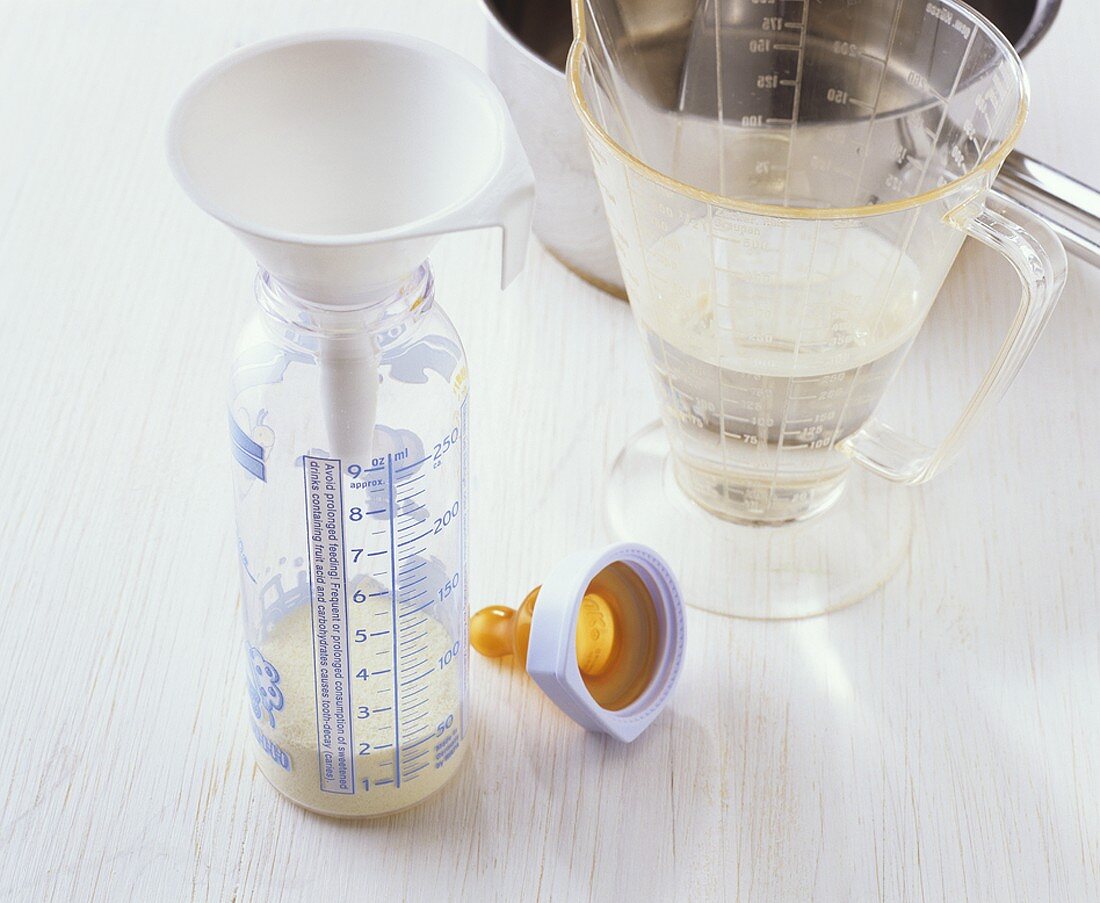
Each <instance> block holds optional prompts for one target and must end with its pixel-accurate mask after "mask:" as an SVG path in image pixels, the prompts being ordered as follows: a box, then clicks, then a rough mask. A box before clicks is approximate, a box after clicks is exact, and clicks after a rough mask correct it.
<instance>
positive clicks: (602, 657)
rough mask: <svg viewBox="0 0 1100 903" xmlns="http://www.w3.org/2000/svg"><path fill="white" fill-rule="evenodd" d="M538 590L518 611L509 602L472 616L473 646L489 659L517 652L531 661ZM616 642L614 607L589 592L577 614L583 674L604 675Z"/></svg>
mask: <svg viewBox="0 0 1100 903" xmlns="http://www.w3.org/2000/svg"><path fill="white" fill-rule="evenodd" d="M540 588H541V587H540ZM538 593H539V588H536V589H534V590H532V591H531V592H530V593H528V595H527V597H526V598H525V599H524V600H523V603H522V604H521V605H520V607H519V610H518V611H517V610H516V609H514V608H508V607H507V606H506V605H490V606H489V607H488V608H483V609H481V611H479V612H478V613H477V614H475V615H474V616H473V617H472V618H471V619H470V645H472V646H473V647H474V648H475V649H476V650H477V651H478V652H480V653H481V654H482V655H485V656H488V657H489V658H500V657H501V656H505V655H512V654H515V655H517V656H519V658H520V660H521V661H527V643H528V640H529V639H530V636H531V616H532V614H533V613H534V610H535V600H536V599H537V598H538ZM615 641H616V633H615V616H614V613H613V612H612V610H611V606H610V605H608V604H607V601H606V600H605V599H604V598H603V597H602V596H600V595H599V594H597V593H585V596H584V599H582V600H581V608H580V611H579V612H578V614H577V666H578V667H579V668H580V671H581V674H585V675H587V676H589V677H596V676H598V675H600V674H603V673H604V671H606V670H607V666H608V664H609V663H610V662H611V660H612V657H613V654H614V652H615Z"/></svg>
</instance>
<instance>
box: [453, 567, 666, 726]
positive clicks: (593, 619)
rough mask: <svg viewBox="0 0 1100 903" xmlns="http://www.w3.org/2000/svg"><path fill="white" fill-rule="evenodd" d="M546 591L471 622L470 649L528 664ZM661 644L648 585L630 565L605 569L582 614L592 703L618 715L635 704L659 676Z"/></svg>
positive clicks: (583, 658) (581, 659)
mask: <svg viewBox="0 0 1100 903" xmlns="http://www.w3.org/2000/svg"><path fill="white" fill-rule="evenodd" d="M541 589H542V587H536V588H535V589H533V590H531V592H529V593H528V594H527V596H526V597H525V598H524V600H523V602H522V603H521V604H520V606H519V608H518V609H512V608H508V607H507V606H505V605H490V606H489V607H488V608H483V609H481V611H479V612H477V614H475V615H474V616H473V617H472V618H471V619H470V645H472V646H473V647H474V649H476V650H477V651H478V652H480V653H481V654H482V655H485V656H488V657H489V658H500V657H502V656H505V655H513V654H514V655H515V656H516V657H517V659H518V660H519V661H520V662H521V663H523V664H526V662H527V647H528V644H529V642H530V638H531V618H532V616H533V615H534V611H535V604H536V602H537V600H538V595H539V591H540V590H541ZM658 640H659V633H658V626H657V623H656V616H655V613H654V609H653V604H652V601H651V598H650V596H649V593H648V591H647V590H646V588H645V586H644V584H643V583H642V582H641V581H640V580H639V579H638V577H637V575H636V574H635V573H634V572H633V571H632V570H631V569H630V568H628V567H626V566H625V565H619V564H618V563H616V564H612V565H609V566H608V567H606V568H604V570H602V571H601V572H600V573H599V574H598V575H597V576H596V577H595V578H594V579H593V580H592V582H591V583H590V584H589V586H588V588H587V590H586V591H585V593H584V596H583V597H582V598H581V600H580V602H579V606H578V610H577V632H576V649H577V667H578V669H579V670H580V672H581V677H582V678H583V679H584V683H585V686H586V687H587V688H588V691H589V692H590V693H591V694H592V697H593V698H594V699H595V700H596V701H597V702H598V703H599V704H600V705H601V706H602V707H604V708H606V709H609V710H617V709H621V708H624V707H625V706H627V705H629V704H630V703H631V702H633V701H634V700H635V699H636V698H637V697H638V696H639V695H640V694H641V692H642V691H643V690H644V689H645V687H646V685H647V684H648V682H649V679H650V677H651V676H652V673H653V668H654V664H655V660H656V653H657V645H658Z"/></svg>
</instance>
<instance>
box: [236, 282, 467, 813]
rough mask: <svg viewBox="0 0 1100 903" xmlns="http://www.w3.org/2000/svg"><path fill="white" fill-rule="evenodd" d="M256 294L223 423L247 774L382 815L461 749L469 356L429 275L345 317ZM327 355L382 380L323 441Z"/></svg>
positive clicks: (297, 794) (443, 771)
mask: <svg viewBox="0 0 1100 903" xmlns="http://www.w3.org/2000/svg"><path fill="white" fill-rule="evenodd" d="M256 286H257V298H258V300H259V303H260V307H261V310H260V312H259V313H257V314H256V316H255V317H253V319H252V320H251V321H250V322H249V324H248V325H247V326H246V327H245V329H244V332H243V334H242V336H241V340H240V342H239V344H238V348H237V354H236V358H235V361H234V364H233V371H232V377H231V388H230V398H229V411H230V430H231V432H232V436H233V454H234V456H235V458H236V461H237V464H238V466H237V467H236V468H234V485H235V489H236V510H237V528H238V531H239V535H238V548H239V551H240V567H241V579H242V587H243V590H242V611H243V614H244V622H245V640H246V643H247V668H248V694H249V700H250V703H251V711H252V717H253V721H252V725H251V729H252V731H253V733H254V734H255V735H256V740H257V743H258V744H259V745H260V747H261V749H262V751H263V755H261V756H260V757H259V759H258V761H259V767H260V770H261V771H262V772H263V773H264V774H265V775H266V776H267V777H268V778H269V779H270V780H271V781H272V783H274V784H275V785H276V786H277V787H278V788H279V789H280V790H281V791H282V792H283V793H284V794H286V795H287V796H289V797H290V798H291V799H293V800H294V801H295V802H297V803H300V804H301V805H303V806H306V807H308V808H310V809H314V810H317V811H321V812H327V813H335V814H345V815H363V814H371V813H375V812H378V813H381V812H391V811H395V810H398V809H402V808H405V807H406V806H408V805H411V804H413V803H415V802H418V801H419V800H421V799H423V798H424V797H426V796H428V795H429V794H430V793H432V792H433V791H434V790H436V789H437V788H439V787H440V786H442V785H443V784H444V783H445V782H446V781H447V779H448V778H449V777H450V775H451V774H452V773H453V772H454V770H455V768H456V767H457V765H458V762H459V760H460V759H461V757H462V754H463V752H464V751H465V744H464V743H463V738H464V737H465V734H466V728H467V719H466V671H467V654H466V649H467V642H466V631H465V624H466V604H467V603H466V598H467V597H466V542H467V471H468V445H467V374H466V359H465V356H464V354H463V351H462V345H461V343H460V341H459V338H458V335H457V333H456V332H455V330H454V327H453V326H452V325H451V322H450V320H449V319H448V318H447V316H446V314H444V313H443V311H442V310H441V309H440V308H439V306H438V305H437V304H436V303H435V298H434V288H433V284H432V276H431V271H430V269H429V267H428V266H422V267H421V268H419V269H418V270H417V272H416V274H415V276H414V278H412V279H410V280H408V281H407V282H405V283H404V284H403V285H401V286H400V287H399V288H398V289H397V290H396V291H395V292H393V294H391V295H390V296H388V297H386V298H385V299H382V300H380V301H377V302H374V303H369V304H366V305H364V306H362V307H355V308H338V309H332V310H321V309H317V308H311V307H310V306H309V305H308V304H306V303H305V302H304V301H302V300H301V299H299V298H296V297H294V296H293V295H291V294H290V293H289V292H287V291H286V290H285V289H282V288H281V287H280V286H278V285H277V284H276V283H275V282H274V281H273V280H272V278H271V277H270V276H269V275H268V274H266V273H261V274H260V275H259V277H258V278H257V281H256ZM330 358H332V359H335V360H336V361H338V362H339V366H342V367H343V368H345V370H347V371H356V370H359V371H362V372H361V373H359V374H356V375H357V377H361V376H364V375H367V374H376V375H374V377H373V378H374V379H375V380H376V385H374V386H370V387H367V388H365V389H364V390H363V391H362V395H363V396H365V398H362V399H357V401H358V404H357V405H354V406H353V405H349V406H348V409H346V410H341V411H338V412H336V413H337V414H338V415H339V418H340V423H341V427H342V429H341V433H340V435H339V437H338V438H337V441H336V443H335V445H334V444H333V441H332V438H331V437H332V430H331V429H330V426H329V424H327V423H326V412H328V411H329V405H328V404H327V403H326V398H327V396H328V395H329V393H331V392H332V386H331V382H332V381H333V377H332V376H331V375H329V374H327V373H326V363H327V361H328V360H329V359H330ZM355 408H357V409H355ZM360 419H361V420H362V425H360V423H359V422H357V421H358V420H360ZM371 425H373V429H372V430H371V432H370V435H369V436H367V435H365V434H361V433H362V431H363V430H367V429H369V428H370V427H371Z"/></svg>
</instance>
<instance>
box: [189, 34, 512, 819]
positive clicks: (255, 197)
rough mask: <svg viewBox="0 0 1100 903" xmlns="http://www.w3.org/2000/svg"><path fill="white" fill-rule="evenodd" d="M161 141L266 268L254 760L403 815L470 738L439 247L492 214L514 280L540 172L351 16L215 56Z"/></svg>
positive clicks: (505, 127)
mask: <svg viewBox="0 0 1100 903" xmlns="http://www.w3.org/2000/svg"><path fill="white" fill-rule="evenodd" d="M169 156H170V160H171V163H172V166H173V169H174V171H175V174H176V177H177V178H178V179H179V181H180V182H181V184H182V185H183V187H184V188H185V190H187V192H188V193H189V194H190V195H191V197H192V199H193V200H195V201H196V203H198V204H199V206H201V207H202V208H203V209H204V210H206V212H208V213H210V214H211V215H213V216H215V217H216V218H218V219H220V220H222V221H223V222H225V223H226V224H227V225H229V226H230V227H231V228H232V229H233V231H234V232H235V233H236V234H237V236H238V237H239V238H240V239H241V240H242V241H243V242H244V243H245V244H246V246H247V247H248V249H249V250H250V251H251V252H252V253H253V254H254V256H255V257H256V258H257V260H258V261H259V264H260V271H259V275H258V277H257V279H256V299H257V301H258V306H259V311H258V313H257V314H256V315H255V316H254V317H253V318H252V320H251V321H250V322H249V323H248V325H247V326H246V327H245V329H244V332H243V334H242V337H241V339H240V342H239V344H238V347H237V353H236V356H235V359H234V363H233V369H232V379H231V388H230V393H229V429H230V432H231V435H232V440H233V441H232V451H233V456H234V459H235V466H234V468H233V469H234V484H235V500H236V514H237V531H238V535H237V547H238V555H239V560H240V578H241V609H242V612H243V616H244V625H245V646H244V649H245V665H246V674H247V686H248V701H249V712H248V714H247V717H248V719H249V730H250V731H251V733H252V735H253V738H254V741H255V743H254V752H255V754H256V757H257V761H258V763H259V768H260V770H261V771H262V773H263V774H264V775H265V776H266V777H267V778H268V779H269V780H270V781H271V783H272V784H273V785H274V786H275V787H276V788H277V789H278V790H279V791H280V792H281V793H283V794H284V795H285V796H287V797H289V798H290V799H291V800H293V801H294V802H296V803H298V804H300V805H302V806H305V807H307V808H309V809H312V810H314V811H317V812H320V813H324V814H329V815H338V816H371V815H384V814H388V813H392V812H396V811H398V810H401V809H404V808H407V807H409V806H412V805H414V804H416V803H418V802H420V801H421V800H423V799H425V798H426V797H428V796H429V795H431V794H432V793H433V792H434V791H435V790H437V789H439V788H440V787H442V786H443V785H444V784H445V783H446V782H447V781H448V779H449V778H450V777H451V776H452V775H453V774H454V773H455V771H456V769H457V768H458V765H459V763H460V762H461V760H462V759H463V757H464V754H465V752H466V737H467V734H468V719H467V689H466V674H467V662H468V654H467V639H466V638H467V633H466V623H467V617H468V615H467V578H466V560H467V554H466V546H467V523H468V496H467V473H468V468H469V453H468V444H467V436H468V430H467V418H468V406H467V372H466V359H465V356H464V354H463V351H462V345H461V342H460V341H459V338H458V335H457V334H456V332H455V330H454V327H453V326H452V325H451V322H450V320H449V319H448V318H447V316H446V315H445V314H444V313H443V311H442V310H441V309H440V308H439V306H438V304H437V303H436V293H435V285H434V280H433V275H432V270H431V267H430V265H429V264H428V262H427V258H428V254H429V251H430V250H431V247H432V246H433V244H434V242H435V240H436V239H437V238H438V237H439V236H440V235H442V234H445V233H448V232H454V231H459V230H463V229H474V228H480V227H486V226H497V227H500V228H501V229H502V230H503V231H504V233H505V243H504V253H503V256H502V282H503V283H507V282H509V281H511V278H512V277H513V276H514V275H515V273H516V272H517V271H518V270H519V268H520V267H521V266H522V263H523V257H524V252H525V249H526V237H527V234H528V230H529V227H530V217H531V207H532V200H533V196H534V185H533V179H532V176H531V171H530V168H529V167H528V165H527V162H526V159H525V158H524V157H523V153H522V150H521V149H520V145H519V141H518V138H517V137H516V135H515V132H514V129H513V128H512V126H511V122H510V121H509V120H508V116H507V111H506V109H505V107H504V103H503V101H502V100H501V98H500V95H499V94H498V93H497V92H496V89H495V88H493V87H492V84H491V83H490V82H489V81H488V79H487V78H486V77H485V76H484V75H482V74H481V73H480V72H479V71H478V70H477V69H476V68H475V67H473V66H472V65H470V64H469V63H467V62H465V61H463V60H461V59H460V58H458V57H456V56H454V55H453V54H450V53H448V52H446V51H443V50H441V49H440V48H437V47H434V46H433V45H430V44H426V43H425V42H422V41H418V40H415V39H411V38H406V37H402V36H398V35H391V34H381V33H372V32H358V31H354V32H348V31H339V32H332V33H325V34H311V35H307V36H304V37H291V38H282V39H278V40H276V41H270V42H266V43H264V44H259V45H255V46H253V47H248V48H245V49H244V50H241V51H239V52H237V53H235V54H233V55H232V56H230V57H229V58H227V59H226V60H224V61H223V62H221V63H219V64H217V65H216V66H215V67H214V68H213V69H211V70H210V71H209V72H207V73H206V74H205V75H203V76H201V77H200V78H199V79H198V80H197V81H196V82H195V83H194V84H193V85H192V86H191V88H190V89H189V90H188V91H187V92H186V93H185V94H184V96H183V97H182V98H181V100H180V102H179V103H178V104H177V107H176V110H175V111H174V113H173V116H172V123H171V126H170V130H169Z"/></svg>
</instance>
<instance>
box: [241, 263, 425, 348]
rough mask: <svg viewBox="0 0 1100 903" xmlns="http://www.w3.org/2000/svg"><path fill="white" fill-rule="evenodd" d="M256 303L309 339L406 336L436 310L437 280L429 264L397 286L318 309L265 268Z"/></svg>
mask: <svg viewBox="0 0 1100 903" xmlns="http://www.w3.org/2000/svg"><path fill="white" fill-rule="evenodd" d="M256 301H257V303H258V304H259V306H260V309H261V310H262V311H263V313H264V314H265V315H266V316H267V317H269V318H270V319H272V320H274V321H275V322H276V323H277V324H278V325H279V326H280V327H282V328H284V329H286V330H289V331H290V332H291V333H293V334H296V335H300V336H301V337H302V338H303V339H305V338H308V337H311V336H312V337H319V338H326V339H339V338H353V337H355V336H361V335H362V334H363V333H378V332H389V331H393V330H396V331H398V332H404V331H405V329H407V328H408V327H409V326H411V325H412V324H414V323H415V322H417V321H419V320H420V318H421V317H423V316H424V315H425V314H427V313H428V311H429V310H431V308H432V305H433V303H434V301H435V279H434V277H433V275H432V269H431V266H430V265H429V263H428V261H426V260H425V261H424V262H423V263H422V264H421V265H420V266H419V267H417V268H416V270H414V271H413V272H412V273H410V274H409V276H408V278H406V279H404V280H402V281H401V282H399V283H398V284H397V285H395V286H392V287H388V288H383V289H380V290H378V292H376V293H375V292H372V293H368V294H365V295H364V296H361V297H357V298H356V299H355V300H354V301H353V302H350V303H348V304H339V305H336V304H317V303H315V302H313V301H310V300H309V299H308V298H303V297H302V296H300V295H297V294H294V293H293V292H291V291H290V290H289V289H287V288H286V286H284V285H282V284H280V283H279V282H278V281H277V280H276V279H275V277H274V276H272V275H271V274H270V273H268V272H267V271H266V270H264V269H263V268H262V267H261V268H260V271H259V273H257V275H256Z"/></svg>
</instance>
